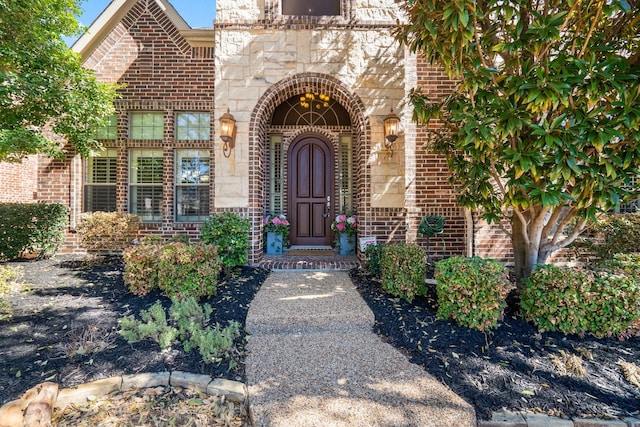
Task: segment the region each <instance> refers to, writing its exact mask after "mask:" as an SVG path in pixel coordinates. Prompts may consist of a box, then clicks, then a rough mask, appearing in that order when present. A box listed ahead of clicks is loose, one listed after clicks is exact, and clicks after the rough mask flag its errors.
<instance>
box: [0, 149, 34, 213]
mask: <svg viewBox="0 0 640 427" xmlns="http://www.w3.org/2000/svg"><path fill="white" fill-rule="evenodd" d="M37 170H38V157H37V156H29V157H27V158H25V159H24V160H23V161H22V162H20V163H7V162H0V188H1V189H2V190H0V202H18V203H30V202H34V201H35V200H36V196H37V194H36V193H37V190H38V179H37Z"/></svg>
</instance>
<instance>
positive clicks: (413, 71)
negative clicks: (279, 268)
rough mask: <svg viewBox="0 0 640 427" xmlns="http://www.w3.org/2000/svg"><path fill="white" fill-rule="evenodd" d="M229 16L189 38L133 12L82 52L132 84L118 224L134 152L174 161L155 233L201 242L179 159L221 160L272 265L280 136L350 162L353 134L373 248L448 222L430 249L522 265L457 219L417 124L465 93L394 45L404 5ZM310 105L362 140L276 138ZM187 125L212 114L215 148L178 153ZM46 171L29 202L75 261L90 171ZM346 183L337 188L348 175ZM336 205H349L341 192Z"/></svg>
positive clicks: (240, 5)
mask: <svg viewBox="0 0 640 427" xmlns="http://www.w3.org/2000/svg"><path fill="white" fill-rule="evenodd" d="M216 3H217V19H216V24H215V27H214V28H211V29H203V30H190V29H188V28H187V27H185V24H184V21H181V18H180V17H179V16H177V15H176V13H175V10H173V9H172V8H171V7H170V5H168V3H166V0H158V1H156V0H138V1H135V2H134V1H132V2H127V3H126V5H123V6H121V7H122V10H115V9H114V6H113V5H110V6H108V9H107V12H108V13H106V14H107V15H109V14H111V17H112V21H108V22H110V23H109V24H108V25H107V24H105V28H106V27H107V26H108V28H107V29H106V30H105V29H104V28H103V29H100V28H98V29H97V32H96V34H97V35H94V36H86V37H85V38H81V39H80V42H79V45H80V47H79V49H80V51H81V52H82V53H83V55H84V64H85V66H87V67H88V68H91V69H93V70H95V73H96V76H97V77H98V78H99V79H100V80H102V81H105V82H112V83H118V84H122V87H121V88H120V89H119V90H118V93H119V95H120V97H119V98H118V99H117V100H116V103H115V106H116V110H117V137H116V139H115V140H113V141H103V143H104V145H105V146H106V147H109V148H115V149H116V150H117V160H116V164H117V167H116V176H117V182H116V185H115V188H116V190H115V191H116V200H117V204H116V207H117V210H118V211H122V212H126V211H128V210H129V203H130V200H129V198H130V194H129V193H130V186H129V184H130V183H129V173H130V172H129V171H130V165H129V161H130V160H129V156H130V150H131V149H137V148H156V149H161V150H162V153H163V155H162V159H163V170H162V178H163V183H162V201H161V216H162V221H161V222H158V223H148V224H145V225H144V229H145V232H146V233H157V234H163V235H166V236H169V235H173V234H175V233H187V234H189V236H190V237H191V238H192V240H195V239H197V237H198V233H199V228H200V223H197V222H194V223H179V222H176V220H175V218H176V212H175V211H176V208H175V205H176V200H175V197H176V196H175V194H176V188H175V178H176V177H175V176H174V163H175V151H176V150H177V149H187V148H191V149H203V150H209V152H210V165H211V170H210V177H211V180H210V184H209V185H210V204H209V211H210V212H216V211H223V210H229V211H234V212H237V213H240V214H241V215H244V216H246V217H248V218H249V219H250V220H251V223H252V231H251V252H250V263H257V262H259V261H260V259H261V257H262V253H263V241H262V218H263V216H264V214H265V213H266V212H268V210H269V197H270V194H269V191H270V190H269V186H268V184H267V183H268V182H269V171H270V169H269V168H270V165H269V138H270V135H271V134H272V133H274V132H278V133H279V134H281V135H282V137H283V147H284V149H285V152H286V149H287V147H289V145H290V144H291V143H292V142H294V141H295V140H296V138H297V137H298V136H299V135H303V134H316V135H318V136H319V137H321V138H322V139H323V140H326V141H327V142H328V143H329V144H330V145H331V146H333V148H334V150H335V153H336V156H335V157H336V159H337V150H338V141H339V137H340V135H341V134H345V133H347V134H349V135H350V136H351V141H352V147H353V148H352V153H351V157H352V159H351V161H352V170H353V180H352V189H353V194H352V198H353V205H354V210H355V213H356V214H357V215H358V217H359V221H360V230H359V237H365V236H376V237H377V238H378V241H382V242H390V241H415V242H417V243H419V244H420V245H422V246H425V245H426V239H425V237H424V236H420V235H418V233H417V230H418V225H419V223H420V221H421V219H422V218H423V217H424V216H427V215H442V216H444V217H445V218H446V227H445V231H444V233H443V234H442V235H441V236H437V237H435V238H432V239H431V240H430V250H431V253H432V254H434V255H439V254H444V253H445V252H446V254H448V255H452V254H459V255H462V254H471V253H477V254H479V255H487V256H489V255H490V256H498V257H500V258H503V259H505V260H508V258H509V254H508V253H507V252H504V251H503V249H502V247H501V246H499V245H502V243H503V242H504V237H503V236H501V235H500V234H499V233H498V234H496V233H495V230H494V229H493V228H491V229H490V228H487V227H484V226H482V225H481V223H480V222H479V221H478V220H477V218H475V217H473V216H472V215H471V214H470V212H468V211H466V210H465V209H463V208H461V207H460V206H458V205H456V203H455V189H454V188H453V187H452V186H451V185H450V184H449V181H448V178H449V173H448V170H447V166H446V162H445V160H444V159H443V158H442V157H440V156H437V155H435V154H433V153H430V152H428V151H427V150H426V149H425V148H424V145H425V143H426V142H427V140H428V136H429V132H430V131H431V130H433V127H437V126H439V124H438V123H433V124H430V126H432V128H431V129H424V128H418V127H417V126H416V125H415V124H414V123H412V121H411V108H410V106H409V105H408V103H407V102H406V93H407V92H408V90H410V89H411V88H413V87H416V86H420V87H422V89H423V91H424V92H426V93H427V94H429V95H430V96H431V97H434V98H439V97H442V96H445V95H446V94H447V93H449V92H450V91H451V90H452V89H453V88H454V83H453V82H451V81H450V80H448V79H447V77H446V75H445V74H444V73H443V72H442V71H441V70H439V69H437V68H434V67H432V66H430V65H429V64H427V63H425V62H424V61H423V60H422V59H421V58H417V57H415V56H414V55H412V54H410V53H409V52H408V51H407V50H406V49H403V48H401V47H399V46H398V45H397V43H396V42H395V40H394V38H393V36H392V34H391V30H392V28H393V27H394V25H395V19H396V16H398V6H397V5H396V4H395V2H394V1H393V0H379V1H378V2H370V1H363V0H344V1H343V6H342V11H343V16H337V17H331V18H327V17H304V19H295V18H287V19H283V17H281V16H278V14H277V10H279V9H278V7H279V6H278V1H276V0H270V1H267V2H264V3H265V4H264V5H263V6H260V4H262V3H261V2H257V1H255V0H243V1H242V2H237V1H231V0H218V1H217V2H216ZM373 3H375V7H372V5H373ZM163 4H164V5H165V6H167V5H168V6H169V7H161V6H162V5H163ZM109 8H111V9H109ZM305 92H312V93H313V92H320V93H323V94H326V95H328V96H329V97H330V98H331V100H332V101H335V102H337V103H339V104H340V105H341V106H342V107H343V108H344V109H345V110H346V111H347V113H348V115H349V120H350V124H349V126H348V127H345V126H333V127H332V126H319V125H313V126H302V125H301V126H297V127H292V128H288V127H281V128H277V127H275V126H274V125H272V123H271V120H272V117H273V114H274V111H275V110H276V108H277V107H278V106H280V105H281V104H283V103H284V102H285V101H286V100H288V99H290V98H292V97H296V96H300V94H304V93H305ZM227 109H229V111H230V112H231V113H232V114H233V115H234V117H235V119H236V130H237V133H236V139H235V146H234V148H233V149H232V150H231V154H230V156H229V157H228V158H227V157H224V156H223V155H222V149H221V142H220V139H219V135H218V132H219V129H218V124H217V121H218V118H219V117H220V116H221V115H222V114H223V113H224V112H226V111H227ZM391 109H392V110H393V111H394V112H396V113H397V114H398V115H399V116H400V118H401V122H402V133H401V134H400V137H399V138H398V140H397V141H396V144H395V147H394V149H393V155H392V156H391V155H389V153H388V152H386V151H385V149H384V147H383V144H382V142H383V141H384V129H383V117H384V116H385V115H386V114H387V113H389V111H390V110H391ZM136 111H139V112H142V111H143V112H158V113H162V116H163V119H164V128H163V135H162V138H161V139H157V140H135V139H131V136H130V116H131V113H132V112H136ZM179 112H204V113H209V114H210V115H211V124H210V138H209V139H208V140H195V141H176V135H175V117H176V113H179ZM2 167H3V168H5V166H2ZM286 167H287V166H286V164H285V168H286ZM38 168H39V174H38V181H37V188H36V187H35V186H34V184H33V183H31V184H28V183H27V182H26V181H25V189H24V190H20V192H19V193H20V194H23V196H24V197H25V200H26V199H28V195H29V193H31V195H32V197H35V198H36V199H37V200H43V201H52V202H53V201H55V202H62V203H65V204H67V205H68V206H69V207H70V209H71V214H70V224H71V226H70V230H69V231H70V233H69V238H68V239H67V242H66V243H65V247H64V250H65V251H78V250H80V248H78V247H77V245H76V241H75V236H74V233H73V230H74V227H75V225H76V224H77V221H78V220H79V217H80V215H81V213H82V209H83V200H82V198H83V185H84V179H85V174H86V172H85V169H86V161H85V160H84V159H81V158H80V157H79V156H76V155H75V154H74V153H73V152H70V153H69V156H68V158H67V159H66V160H64V161H58V160H51V159H45V158H40V160H39V164H38ZM334 173H335V174H336V175H335V177H336V180H335V182H336V183H337V182H338V181H337V177H338V175H339V173H340V172H339V171H338V168H337V164H336V168H335V171H334ZM7 176H9V175H7ZM285 176H286V175H285ZM3 178H4V175H3V177H2V178H0V179H3ZM285 188H286V183H285ZM16 194H18V193H16ZM34 194H35V195H36V196H33V195H34ZM23 196H20V197H23ZM333 197H334V200H337V199H339V194H338V189H337V188H336V189H335V193H334V195H333ZM334 209H335V208H334ZM334 213H338V212H337V211H335V212H334Z"/></svg>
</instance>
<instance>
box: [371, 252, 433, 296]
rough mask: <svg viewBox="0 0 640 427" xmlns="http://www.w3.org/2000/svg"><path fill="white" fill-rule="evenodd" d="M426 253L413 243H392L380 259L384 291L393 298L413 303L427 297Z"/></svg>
mask: <svg viewBox="0 0 640 427" xmlns="http://www.w3.org/2000/svg"><path fill="white" fill-rule="evenodd" d="M425 257H426V254H425V251H424V250H423V249H422V248H421V247H420V246H418V245H416V244H413V243H390V244H387V245H384V246H383V249H382V256H381V257H380V268H381V270H382V280H381V282H382V283H381V284H382V289H383V290H384V291H385V292H388V293H390V294H391V295H393V296H396V297H401V298H404V299H405V300H407V301H409V302H410V301H412V300H413V298H415V297H416V296H417V295H426V293H427V287H426V286H425V276H426V268H425Z"/></svg>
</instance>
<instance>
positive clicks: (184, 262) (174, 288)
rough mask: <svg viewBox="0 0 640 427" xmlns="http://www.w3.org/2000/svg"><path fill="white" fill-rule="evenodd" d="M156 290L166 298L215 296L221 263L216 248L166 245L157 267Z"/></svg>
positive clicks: (200, 245)
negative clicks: (157, 288) (160, 291)
mask: <svg viewBox="0 0 640 427" xmlns="http://www.w3.org/2000/svg"><path fill="white" fill-rule="evenodd" d="M157 271H158V287H159V288H160V290H162V292H163V293H164V294H165V295H167V296H168V297H174V296H177V297H179V298H184V297H186V296H195V297H204V296H211V295H215V294H216V287H217V285H218V277H219V276H220V259H219V258H218V253H217V251H216V248H215V246H211V245H205V244H204V243H196V244H194V245H186V244H184V243H168V244H166V245H164V246H162V249H161V251H160V257H159V259H158V264H157Z"/></svg>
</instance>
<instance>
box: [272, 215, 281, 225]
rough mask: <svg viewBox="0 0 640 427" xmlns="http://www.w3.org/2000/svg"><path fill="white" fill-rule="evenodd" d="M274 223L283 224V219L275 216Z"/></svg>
mask: <svg viewBox="0 0 640 427" xmlns="http://www.w3.org/2000/svg"><path fill="white" fill-rule="evenodd" d="M273 223H274V224H275V225H280V224H282V220H280V218H278V217H275V218H273Z"/></svg>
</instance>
